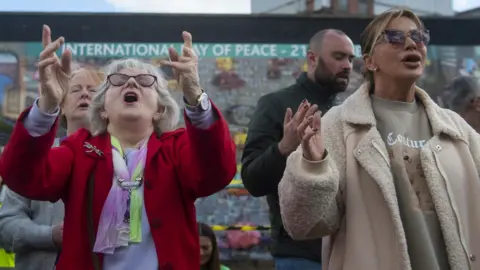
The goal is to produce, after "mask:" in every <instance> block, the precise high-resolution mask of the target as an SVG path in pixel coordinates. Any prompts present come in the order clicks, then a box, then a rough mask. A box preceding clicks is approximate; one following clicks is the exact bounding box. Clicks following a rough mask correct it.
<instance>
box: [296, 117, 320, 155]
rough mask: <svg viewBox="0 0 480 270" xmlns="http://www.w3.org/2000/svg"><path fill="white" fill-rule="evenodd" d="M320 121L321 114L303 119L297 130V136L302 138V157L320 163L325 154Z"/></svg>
mask: <svg viewBox="0 0 480 270" xmlns="http://www.w3.org/2000/svg"><path fill="white" fill-rule="evenodd" d="M321 121H322V119H321V113H320V112H317V113H315V114H314V115H312V116H310V117H306V118H305V119H303V121H302V123H301V124H300V125H299V126H298V129H297V132H298V135H299V136H300V138H302V143H301V144H302V150H303V157H304V158H305V159H307V160H310V161H320V160H322V159H323V157H324V154H325V145H324V142H323V137H322V132H321Z"/></svg>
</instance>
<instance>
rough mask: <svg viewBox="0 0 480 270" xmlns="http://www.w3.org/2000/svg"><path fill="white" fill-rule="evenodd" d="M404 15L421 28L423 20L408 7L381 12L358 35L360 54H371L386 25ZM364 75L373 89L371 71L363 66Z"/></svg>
mask: <svg viewBox="0 0 480 270" xmlns="http://www.w3.org/2000/svg"><path fill="white" fill-rule="evenodd" d="M400 17H406V18H408V19H410V20H412V21H413V22H414V23H415V24H416V25H417V26H418V27H419V28H423V22H422V21H421V20H420V18H419V17H418V16H417V15H415V13H413V12H412V11H411V10H409V9H404V8H400V9H398V8H397V9H390V10H387V11H385V12H383V13H382V14H380V15H378V16H376V17H375V18H374V19H373V20H372V21H371V22H370V23H369V24H368V25H367V28H365V30H364V31H363V33H362V35H361V36H360V47H361V50H362V55H363V56H364V57H365V56H366V55H368V56H371V55H372V54H373V51H374V48H375V45H376V43H377V41H378V40H379V39H380V37H381V36H382V34H383V31H385V30H386V29H387V26H388V25H389V24H390V23H391V22H392V21H394V20H396V19H398V18H400ZM364 68H365V70H364V72H363V73H364V76H365V79H366V80H367V82H369V83H370V86H371V87H370V89H373V87H374V86H373V72H372V71H370V70H368V69H366V67H364Z"/></svg>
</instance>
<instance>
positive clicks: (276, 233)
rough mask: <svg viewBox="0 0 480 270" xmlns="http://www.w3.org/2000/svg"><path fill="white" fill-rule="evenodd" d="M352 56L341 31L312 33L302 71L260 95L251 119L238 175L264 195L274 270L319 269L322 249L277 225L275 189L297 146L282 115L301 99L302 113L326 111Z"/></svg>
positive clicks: (289, 112)
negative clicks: (305, 69) (294, 79)
mask: <svg viewBox="0 0 480 270" xmlns="http://www.w3.org/2000/svg"><path fill="white" fill-rule="evenodd" d="M353 58H354V47H353V43H352V41H351V40H350V38H348V36H346V35H345V33H343V32H342V31H339V30H334V29H329V30H323V31H320V32H318V33H317V34H315V35H314V36H313V37H312V38H311V40H310V44H309V51H308V53H307V61H308V72H306V73H303V74H301V75H300V77H299V78H298V79H297V82H296V84H294V85H291V86H290V87H287V88H285V89H282V90H280V91H277V92H274V93H270V94H267V95H265V96H263V97H262V98H260V100H259V101H258V104H257V108H256V111H255V114H254V116H253V117H252V120H251V123H250V127H249V130H248V137H247V141H246V144H245V149H244V152H243V157H242V163H243V166H242V179H243V184H244V185H245V187H246V188H247V190H248V191H249V192H250V194H252V195H253V196H255V197H260V196H267V201H268V204H269V207H270V221H271V225H272V231H271V235H272V239H273V245H272V247H271V251H272V255H273V256H274V258H275V265H276V269H277V270H282V269H288V270H295V269H301V270H310V269H321V248H322V240H321V239H314V240H306V241H294V240H292V238H291V237H290V236H289V235H288V234H287V233H286V232H285V230H284V229H283V225H282V218H281V216H280V207H279V204H278V191H277V188H278V183H279V182H280V179H281V178H282V176H283V172H284V170H285V164H286V160H287V157H288V156H289V155H290V153H292V152H293V151H294V150H295V149H297V147H298V146H299V144H300V138H298V136H297V134H296V132H295V131H294V130H295V129H292V128H287V129H284V122H287V121H284V119H287V120H288V119H290V118H291V117H295V112H296V110H297V108H298V107H299V106H303V104H306V103H309V104H312V106H311V110H310V111H309V112H308V114H313V113H315V112H316V110H320V111H322V112H323V113H325V112H326V111H327V110H328V109H330V108H331V107H332V106H333V101H334V99H335V96H336V94H337V93H339V92H343V91H345V89H346V88H347V85H348V82H349V75H350V70H351V68H352V60H353ZM305 117H308V115H307V116H305Z"/></svg>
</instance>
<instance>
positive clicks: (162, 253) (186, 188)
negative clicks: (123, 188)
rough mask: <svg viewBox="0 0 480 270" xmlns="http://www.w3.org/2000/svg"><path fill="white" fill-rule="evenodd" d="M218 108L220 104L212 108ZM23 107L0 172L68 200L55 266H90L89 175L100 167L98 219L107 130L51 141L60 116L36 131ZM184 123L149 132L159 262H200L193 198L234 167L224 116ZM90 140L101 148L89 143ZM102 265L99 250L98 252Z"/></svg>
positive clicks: (20, 185) (42, 195) (148, 180)
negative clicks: (204, 123)
mask: <svg viewBox="0 0 480 270" xmlns="http://www.w3.org/2000/svg"><path fill="white" fill-rule="evenodd" d="M214 110H215V112H216V113H217V114H218V115H220V112H219V111H218V110H217V109H216V108H214ZM28 111H29V109H27V110H26V111H25V112H23V113H22V114H21V116H20V117H19V121H18V122H17V124H16V126H15V128H14V130H13V133H12V136H11V138H10V141H9V143H8V144H7V145H6V147H5V149H4V151H3V154H2V156H1V157H0V175H1V176H2V177H3V180H4V182H5V183H6V184H7V186H9V187H10V188H11V189H12V190H13V191H15V192H17V193H19V194H21V195H23V196H25V197H27V198H30V199H33V200H48V201H56V200H58V199H62V200H63V201H64V203H65V220H64V236H63V249H62V254H61V256H60V260H59V262H58V264H57V269H58V270H77V269H78V270H93V264H92V257H91V248H90V244H89V235H88V229H87V228H88V227H87V200H86V194H87V180H88V178H89V175H90V174H91V173H92V172H93V170H94V166H95V167H96V169H95V185H94V196H93V221H94V228H95V235H96V229H97V227H98V222H99V218H100V213H101V211H102V207H103V204H104V202H105V199H106V198H107V195H108V193H109V191H110V187H111V185H112V178H113V162H112V147H111V143H110V137H109V135H108V134H104V135H100V136H96V137H92V136H91V135H90V133H89V132H88V131H87V130H80V131H78V132H77V133H75V134H73V135H71V136H70V137H68V138H67V139H66V140H65V141H64V142H62V145H61V146H60V147H56V148H52V149H51V148H50V147H51V146H52V145H53V142H54V138H55V133H56V129H57V128H56V127H57V124H55V125H54V127H53V128H52V129H51V130H50V132H49V133H47V134H45V135H43V136H41V137H36V138H35V137H32V136H30V135H29V134H28V132H27V131H26V129H25V127H24V126H23V124H22V122H23V121H22V120H23V119H24V118H25V116H26V115H27V113H28ZM185 122H186V123H187V128H186V129H179V130H176V131H173V132H168V133H164V134H162V136H160V137H157V136H155V135H152V136H151V137H150V140H149V142H148V152H147V160H146V165H145V171H144V179H145V181H144V185H145V186H144V203H145V209H146V212H147V217H148V222H149V224H150V227H151V233H152V237H153V240H154V242H155V247H156V250H157V254H158V262H159V266H160V269H162V270H194V269H199V268H200V258H199V255H200V247H199V237H198V232H197V224H196V213H195V206H194V202H195V200H196V199H197V198H198V197H203V196H208V195H210V194H213V193H215V192H217V191H219V190H221V189H222V188H224V187H225V186H226V185H228V184H229V182H230V181H231V180H232V179H233V177H234V175H235V173H236V159H235V146H234V144H233V142H232V140H231V137H230V133H229V129H228V126H227V123H226V122H225V120H224V119H223V118H221V117H220V119H219V120H217V121H216V122H215V124H213V126H211V127H210V128H209V129H207V130H201V129H197V128H195V127H193V126H192V125H191V124H189V120H188V119H185ZM85 142H88V143H90V144H91V145H93V146H94V147H96V148H97V149H98V150H100V151H102V152H103V155H98V154H97V153H95V151H90V152H89V151H87V148H86V147H85V144H84V143H85ZM98 256H99V257H100V261H101V265H103V262H102V256H101V255H100V254H99V255H98Z"/></svg>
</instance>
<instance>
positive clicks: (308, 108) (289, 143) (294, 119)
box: [278, 100, 318, 156]
mask: <svg viewBox="0 0 480 270" xmlns="http://www.w3.org/2000/svg"><path fill="white" fill-rule="evenodd" d="M317 109H318V106H317V105H311V104H310V103H309V102H308V101H307V100H304V101H303V102H302V103H300V105H299V106H298V109H297V112H296V113H295V115H293V112H292V110H291V109H290V108H288V109H287V112H286V113H285V119H284V120H283V138H282V140H281V141H280V142H279V143H278V150H279V151H280V153H281V154H282V155H284V156H288V155H290V154H291V153H292V152H293V151H295V150H296V149H297V147H298V146H299V145H300V142H301V137H299V136H298V132H297V128H298V126H299V125H300V124H301V123H302V121H303V120H304V118H305V117H310V116H311V115H313V114H314V113H315V112H316V111H317Z"/></svg>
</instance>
